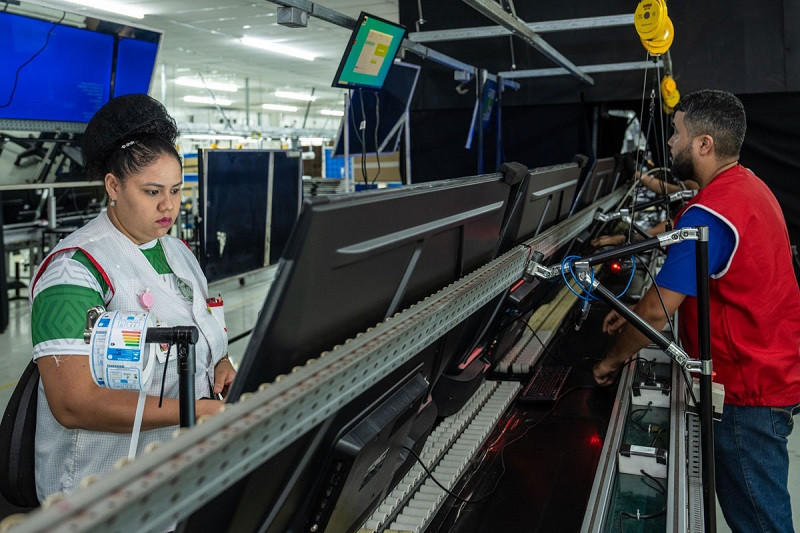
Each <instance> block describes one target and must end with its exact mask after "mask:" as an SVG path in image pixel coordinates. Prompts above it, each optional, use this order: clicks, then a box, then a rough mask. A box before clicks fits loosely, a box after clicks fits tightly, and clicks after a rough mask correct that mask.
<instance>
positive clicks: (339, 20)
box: [267, 0, 519, 89]
mask: <svg viewBox="0 0 800 533" xmlns="http://www.w3.org/2000/svg"><path fill="white" fill-rule="evenodd" d="M267 1H268V2H271V3H273V4H277V5H279V6H284V7H296V8H297V9H302V10H303V11H305V12H306V13H308V15H309V16H310V17H316V18H318V19H320V20H324V21H326V22H330V23H331V24H335V25H337V26H341V27H342V28H347V29H349V30H352V29H353V28H355V27H356V22H357V21H356V19H354V18H352V17H348V16H347V15H344V14H342V13H339V12H338V11H334V10H333V9H330V8H327V7H323V6H321V5H319V4H316V3H314V2H311V1H309V0H267ZM400 46H401V47H402V48H405V49H406V50H408V51H410V52H413V53H415V54H417V55H418V56H420V57H421V58H423V59H430V60H431V61H433V62H435V63H438V64H440V65H443V66H445V67H448V68H451V69H453V70H456V71H463V72H469V73H470V74H472V75H473V76H477V75H478V73H479V70H480V69H478V68H477V67H474V66H472V65H469V64H467V63H464V62H463V61H459V60H458V59H455V58H453V57H450V56H448V55H446V54H442V53H441V52H437V51H436V50H431V49H430V48H428V47H427V46H425V45H422V44H420V43H416V42H413V41H411V40H410V39H403V42H402V44H401V45H400ZM489 78H490V79H492V80H497V76H496V75H494V74H489ZM503 85H504V86H506V87H510V88H512V89H519V83H517V82H515V81H511V80H508V81H506V80H503Z"/></svg>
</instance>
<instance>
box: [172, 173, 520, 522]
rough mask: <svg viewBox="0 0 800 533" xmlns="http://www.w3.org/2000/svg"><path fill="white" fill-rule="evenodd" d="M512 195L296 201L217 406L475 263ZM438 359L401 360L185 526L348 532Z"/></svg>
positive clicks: (478, 180)
mask: <svg viewBox="0 0 800 533" xmlns="http://www.w3.org/2000/svg"><path fill="white" fill-rule="evenodd" d="M511 190H512V186H511V185H509V184H507V183H506V182H505V181H504V179H503V177H502V176H500V175H499V174H494V175H488V176H475V177H467V178H459V179H455V180H446V181H439V182H434V183H427V184H419V185H412V186H407V187H403V188H399V189H384V190H379V191H365V192H362V193H357V194H354V195H347V196H344V195H342V196H333V197H331V196H328V197H315V198H310V199H306V200H304V203H303V208H302V210H301V214H300V217H299V219H298V222H297V224H296V226H295V228H294V230H293V232H292V235H291V237H290V239H289V244H288V245H287V247H286V249H285V250H284V253H283V256H282V258H281V261H280V262H279V266H278V272H277V274H276V279H275V282H274V283H273V285H272V287H271V288H270V291H269V294H268V295H267V298H266V301H265V303H264V307H263V309H262V311H261V314H260V315H259V319H258V322H257V324H256V326H255V329H254V331H253V335H252V337H251V339H250V342H249V344H248V346H247V349H246V350H245V354H244V357H243V360H242V363H241V365H240V368H239V372H238V375H237V378H236V380H235V381H234V383H233V385H232V387H231V391H230V401H235V400H237V399H238V398H239V397H240V396H241V395H242V394H243V393H246V392H252V391H255V390H256V389H257V388H258V386H259V385H260V384H261V383H265V382H271V381H273V380H274V379H275V377H276V376H278V375H279V374H285V373H287V372H289V371H291V369H292V368H293V367H295V366H298V365H302V364H304V363H305V362H306V361H307V360H308V359H309V358H311V357H316V356H318V355H319V354H320V353H321V352H323V351H325V350H328V349H331V348H332V347H333V346H335V345H337V344H340V343H342V342H344V341H345V340H346V339H348V338H351V337H353V336H355V335H356V334H357V333H359V332H361V331H364V330H366V329H367V328H368V327H370V326H373V325H375V324H376V323H378V322H380V321H382V320H383V319H384V318H386V317H388V316H391V315H393V314H394V313H396V312H397V311H400V310H403V309H405V308H406V307H408V306H410V305H412V304H414V303H416V302H418V301H419V300H421V299H422V298H424V297H426V296H428V295H430V294H433V293H434V292H436V291H437V290H438V289H441V288H443V287H445V286H446V285H448V284H450V283H452V282H453V281H455V280H457V279H459V278H460V277H462V276H463V275H465V274H466V273H468V272H470V271H472V270H474V269H476V268H478V267H480V266H482V265H483V264H485V263H486V262H488V261H489V260H490V259H491V258H492V257H493V256H494V254H495V250H496V247H497V241H498V238H499V235H500V231H501V229H502V227H503V222H504V220H505V214H506V206H507V202H508V199H509V196H510V192H511ZM439 358H441V351H440V350H439V349H426V350H423V351H422V352H420V353H418V354H417V355H416V356H414V357H412V358H411V359H410V360H409V361H408V362H406V363H405V364H404V365H403V366H402V367H401V368H399V369H398V370H396V371H394V372H393V373H392V374H390V375H389V376H387V377H386V378H384V379H382V380H381V381H380V382H379V383H377V384H375V385H374V386H372V387H369V388H368V389H367V390H365V391H363V392H362V393H360V394H358V395H357V396H356V397H355V398H354V399H353V400H352V401H351V402H350V403H348V404H347V405H346V406H345V407H344V408H342V409H341V410H340V411H339V412H338V413H336V414H335V415H334V416H332V417H330V418H329V419H327V420H325V421H324V422H322V423H321V424H320V426H318V427H317V428H316V429H315V430H313V431H312V432H311V433H309V434H308V435H305V436H304V437H302V438H301V440H300V441H298V442H297V443H295V444H293V445H292V446H291V447H289V448H287V449H285V450H283V451H281V452H280V453H279V454H278V455H276V456H275V457H273V458H272V459H270V460H269V461H267V462H266V463H265V464H264V465H262V466H260V467H258V468H257V469H256V470H255V471H254V472H252V473H251V474H249V475H248V477H247V478H246V479H244V480H242V481H241V482H239V483H238V484H236V485H234V486H233V487H231V488H230V489H229V490H226V491H225V493H224V494H221V495H220V496H218V497H217V498H216V499H215V500H213V501H212V502H210V503H209V504H208V505H206V506H205V507H204V508H203V509H201V510H200V511H198V512H197V513H195V515H194V516H192V517H191V518H190V519H189V521H188V522H187V523H186V524H185V530H186V531H190V530H192V528H193V527H194V526H195V525H203V526H204V527H206V528H209V527H210V528H211V529H216V530H220V529H222V530H231V531H234V530H235V531H255V530H262V531H264V530H266V531H290V530H291V531H299V530H309V529H310V528H312V527H314V528H315V529H314V530H318V531H350V530H353V529H354V528H357V527H358V526H360V525H361V523H362V522H363V520H364V519H365V518H366V517H367V516H368V514H369V512H371V511H372V509H374V507H375V505H377V504H378V502H380V501H381V499H382V498H383V496H384V495H385V494H386V493H387V491H388V490H390V489H391V486H392V483H391V482H392V480H396V477H397V476H396V473H397V472H398V469H400V468H401V467H402V466H401V465H403V464H407V461H406V458H407V456H406V455H405V454H404V453H401V452H402V447H403V446H405V445H408V444H409V442H408V439H409V435H410V432H411V426H412V425H413V423H414V422H415V420H416V418H417V416H418V410H419V408H420V405H421V404H422V403H423V402H425V401H426V399H427V396H428V394H429V391H430V386H431V384H432V383H433V382H434V381H435V380H436V369H437V368H439V367H440V366H441V361H439V360H438V359H439ZM428 431H430V429H428ZM332 480H335V482H332ZM265 524H266V526H265Z"/></svg>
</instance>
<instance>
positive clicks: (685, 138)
mask: <svg viewBox="0 0 800 533" xmlns="http://www.w3.org/2000/svg"><path fill="white" fill-rule="evenodd" d="M685 115H686V113H684V112H683V111H678V112H676V113H675V119H674V120H673V127H674V131H673V133H672V137H670V138H669V141H668V142H667V144H669V147H670V155H671V158H670V169H671V170H672V172H673V173H674V174H675V175H676V176H677V177H678V179H681V180H694V179H697V178H696V176H695V171H694V160H693V159H692V139H691V138H690V137H689V133H688V132H687V131H686V123H685V122H684V117H685Z"/></svg>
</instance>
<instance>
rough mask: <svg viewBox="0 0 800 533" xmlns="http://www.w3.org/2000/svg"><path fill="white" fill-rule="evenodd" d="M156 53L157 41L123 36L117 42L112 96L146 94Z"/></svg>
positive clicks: (148, 89)
mask: <svg viewBox="0 0 800 533" xmlns="http://www.w3.org/2000/svg"><path fill="white" fill-rule="evenodd" d="M156 55H158V41H156V42H152V41H144V40H139V39H130V38H123V39H120V40H119V43H117V62H116V68H115V70H114V97H117V96H122V95H123V94H136V93H142V94H147V93H148V92H149V91H150V83H151V81H152V79H153V68H155V65H156Z"/></svg>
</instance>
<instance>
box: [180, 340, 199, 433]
mask: <svg viewBox="0 0 800 533" xmlns="http://www.w3.org/2000/svg"><path fill="white" fill-rule="evenodd" d="M194 372H195V360H194V344H189V343H188V342H180V343H178V402H179V405H180V412H181V427H182V428H190V427H193V426H194V417H195V412H194Z"/></svg>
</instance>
